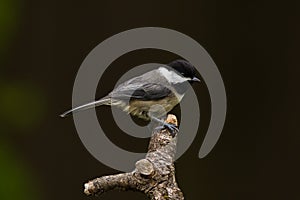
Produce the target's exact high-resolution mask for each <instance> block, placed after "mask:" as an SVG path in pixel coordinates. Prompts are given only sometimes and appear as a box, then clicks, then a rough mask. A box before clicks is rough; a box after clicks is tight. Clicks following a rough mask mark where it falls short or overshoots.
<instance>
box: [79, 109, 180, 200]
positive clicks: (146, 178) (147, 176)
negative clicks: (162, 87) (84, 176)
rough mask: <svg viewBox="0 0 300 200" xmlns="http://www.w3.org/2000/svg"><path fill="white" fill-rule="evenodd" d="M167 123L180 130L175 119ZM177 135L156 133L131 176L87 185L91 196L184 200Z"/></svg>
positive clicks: (111, 177) (161, 131) (121, 175)
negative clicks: (116, 192)
mask: <svg viewBox="0 0 300 200" xmlns="http://www.w3.org/2000/svg"><path fill="white" fill-rule="evenodd" d="M166 122H167V123H171V124H174V125H176V126H177V119H176V116H175V115H168V117H167V119H166ZM176 144H177V135H175V137H172V135H171V134H170V133H169V131H168V130H167V129H162V130H156V129H154V131H153V134H152V136H151V139H150V143H149V147H148V153H147V155H146V157H145V158H144V159H141V160H139V161H137V162H136V164H135V167H136V168H135V170H133V171H132V172H130V173H122V174H116V175H109V176H103V177H101V178H96V179H94V180H91V181H89V182H88V183H86V184H85V185H84V187H85V189H84V192H85V194H87V195H100V194H102V193H104V192H107V191H109V190H112V189H121V190H134V191H140V192H143V193H145V194H146V195H147V196H148V197H149V198H150V199H151V200H166V199H168V200H175V199H176V200H183V199H184V197H183V194H182V192H181V190H180V189H179V187H178V185H177V182H176V179H175V167H174V160H175V152H176Z"/></svg>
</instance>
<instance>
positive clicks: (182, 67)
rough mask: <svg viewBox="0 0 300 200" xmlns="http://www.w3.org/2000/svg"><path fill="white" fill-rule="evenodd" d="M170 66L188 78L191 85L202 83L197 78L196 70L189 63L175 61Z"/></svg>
mask: <svg viewBox="0 0 300 200" xmlns="http://www.w3.org/2000/svg"><path fill="white" fill-rule="evenodd" d="M168 66H169V67H171V68H173V69H175V70H176V72H177V73H178V74H180V75H181V76H183V77H185V78H187V79H188V81H189V82H190V83H193V82H200V79H199V78H197V77H196V71H197V70H196V68H195V67H194V66H193V65H192V64H191V63H189V62H188V61H186V60H174V61H173V62H171V63H169V64H168Z"/></svg>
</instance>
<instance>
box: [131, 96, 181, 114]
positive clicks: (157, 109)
mask: <svg viewBox="0 0 300 200" xmlns="http://www.w3.org/2000/svg"><path fill="white" fill-rule="evenodd" d="M179 101H180V100H179V99H178V98H177V97H176V96H175V95H172V96H170V97H169V98H162V99H159V100H148V101H141V100H131V101H130V102H129V105H128V108H127V112H128V113H130V114H132V115H135V116H138V117H140V118H143V119H145V120H149V115H151V116H155V117H161V116H163V115H165V114H167V113H168V112H170V111H171V110H172V109H173V108H174V106H176V105H177V104H178V103H179Z"/></svg>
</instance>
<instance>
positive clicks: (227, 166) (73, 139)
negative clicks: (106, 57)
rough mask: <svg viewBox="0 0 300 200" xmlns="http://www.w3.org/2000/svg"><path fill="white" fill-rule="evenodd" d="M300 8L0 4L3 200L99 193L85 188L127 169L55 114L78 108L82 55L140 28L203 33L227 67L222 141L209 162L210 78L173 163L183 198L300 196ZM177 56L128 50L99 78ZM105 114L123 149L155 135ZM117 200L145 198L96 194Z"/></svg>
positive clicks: (210, 2) (110, 80)
mask: <svg viewBox="0 0 300 200" xmlns="http://www.w3.org/2000/svg"><path fill="white" fill-rule="evenodd" d="M299 13H300V12H299V3H298V2H296V1H285V2H284V3H283V2H276V1H235V0H230V1H221V0H218V1H217V0H200V1H192V0H190V1H183V0H177V1H146V2H141V1H107V0H103V1H91V0H87V1H76V2H74V1H70V0H65V1H56V0H52V1H50V0H44V1H38V0H26V1H21V0H1V1H0V66H1V67H0V133H1V134H0V199H1V200H23V199H24V200H40V199H41V200H52V199H58V200H59V199H72V200H77V199H78V200H79V199H80V200H82V199H96V198H94V197H86V196H85V195H84V194H83V183H84V182H86V181H87V180H89V179H92V178H94V177H97V176H101V175H106V174H114V173H118V172H117V171H115V170H113V169H110V168H109V167H107V166H104V165H102V164H101V163H100V162H98V161H97V160H96V159H94V158H93V157H92V156H91V155H90V154H89V153H88V152H87V150H86V149H85V148H84V146H83V145H82V144H81V142H80V139H79V138H78V136H77V133H76V130H75V128H74V124H73V121H72V119H71V118H69V119H60V118H59V117H58V115H59V114H60V113H62V112H63V111H65V110H66V109H69V108H70V106H71V94H72V87H73V82H74V79H75V76H76V73H77V70H78V68H79V66H80V64H81V62H82V61H83V59H84V58H85V56H86V55H87V54H88V53H89V52H90V51H91V50H92V49H93V48H94V47H95V46H96V45H98V44H99V43H100V42H102V41H103V40H105V39H106V38H108V37H110V36H112V35H114V34H116V33H119V32H121V31H124V30H127V29H131V28H136V27H143V26H160V27H166V28H171V29H175V30H177V31H180V32H183V33H185V34H187V35H189V36H191V37H192V38H194V39H195V40H197V41H198V42H199V43H200V44H201V45H202V46H203V47H204V48H205V49H206V50H207V51H208V52H209V54H210V55H211V56H212V58H213V59H214V61H215V62H216V64H217V66H218V67H219V70H220V72H221V74H222V77H223V79H224V83H225V87H226V91H227V95H228V113H227V120H226V124H225V127H224V130H223V133H222V135H221V138H220V140H219V142H218V143H217V145H216V146H215V148H214V150H213V151H212V152H211V153H210V154H209V155H208V156H207V157H206V158H204V159H201V160H200V159H198V157H197V155H198V151H199V148H200V146H201V143H202V140H203V138H204V135H205V133H206V129H207V125H208V123H209V117H210V110H209V105H210V104H209V96H208V94H207V89H206V86H205V84H203V85H201V86H196V87H195V90H196V92H197V94H198V97H199V101H200V104H201V105H200V107H201V122H200V128H199V133H198V136H197V138H196V139H195V141H194V143H193V145H192V146H191V147H190V148H189V150H188V151H187V152H186V153H185V154H184V155H183V157H181V158H180V159H179V160H178V161H177V162H176V167H177V178H178V182H179V185H180V187H181V188H182V190H183V192H184V194H185V197H186V199H211V200H218V199H230V200H232V199H300V195H299V193H298V187H299V183H298V181H299V177H298V176H296V172H297V171H299V168H297V164H298V163H299V150H298V148H297V147H298V146H299V142H300V140H299V139H300V137H299V134H298V133H299V127H298V121H299V116H298V113H299V83H298V82H297V81H298V79H299V78H298V76H299V72H300V70H299V62H298V60H299V56H298V54H299V44H300V43H299V35H300V31H299V19H300V18H299V17H300V16H299V15H300V14H299ZM175 58H176V56H175V55H172V54H170V53H167V52H162V51H158V50H142V51H135V52H131V53H129V54H126V55H123V56H122V57H120V58H119V59H118V60H116V61H115V62H114V63H113V64H112V65H111V66H110V68H109V69H108V70H107V72H106V74H107V76H105V77H104V78H102V79H101V81H100V83H99V91H98V93H97V96H98V97H101V96H103V95H105V94H106V93H107V92H108V91H110V90H111V89H112V88H113V87H114V84H115V82H116V81H117V80H118V78H119V77H120V76H121V75H122V74H123V73H124V72H126V70H128V69H130V68H131V67H134V66H135V65H138V64H142V63H147V62H161V63H167V62H169V61H171V60H172V59H175ZM99 67H100V66H99ZM111 74H114V77H112V76H111ZM200 74H201V72H200ZM97 112H98V114H99V116H103V115H104V116H107V117H105V119H103V118H101V121H100V123H101V124H102V125H103V126H104V128H105V129H106V130H107V131H108V132H110V133H113V134H111V135H108V136H109V137H110V139H111V140H112V141H114V142H115V143H116V144H117V145H119V146H121V147H123V148H126V149H129V150H132V151H144V150H145V149H146V148H147V142H148V140H144V139H136V138H130V137H128V136H126V135H124V134H122V133H121V132H120V130H118V129H117V128H116V127H115V124H114V122H113V120H112V118H111V113H110V110H109V109H108V108H100V109H98V110H97ZM99 145H101V141H99ZM112 159H113V158H112ZM296 181H297V182H296ZM120 198H122V199H146V197H145V196H143V195H142V194H139V193H135V192H119V191H113V192H109V193H107V194H105V195H103V196H101V197H100V198H97V199H120Z"/></svg>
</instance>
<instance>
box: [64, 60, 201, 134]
mask: <svg viewBox="0 0 300 200" xmlns="http://www.w3.org/2000/svg"><path fill="white" fill-rule="evenodd" d="M167 66H168V67H164V66H161V67H159V68H158V69H155V70H151V71H149V72H147V73H144V74H142V75H141V76H137V77H134V78H132V79H130V80H128V81H126V82H124V83H122V84H120V85H119V86H118V87H116V88H115V89H114V90H113V91H111V92H110V93H109V94H108V95H107V96H105V97H103V98H101V99H99V100H97V101H93V102H90V103H87V104H84V105H81V106H78V107H76V108H73V109H72V110H69V111H67V112H65V113H63V114H61V115H60V116H61V117H65V116H67V115H69V114H71V113H75V112H78V111H81V110H86V109H89V108H93V107H96V106H101V105H109V106H117V107H119V108H121V109H122V110H123V111H125V112H127V113H128V114H131V115H134V116H137V117H139V118H142V119H144V120H147V121H148V120H151V119H152V120H155V121H159V122H161V123H162V124H163V127H164V128H167V129H169V130H170V132H171V134H172V135H173V136H174V135H175V132H176V131H178V129H177V128H176V127H175V126H174V125H171V124H167V123H165V122H163V121H162V120H160V119H159V117H162V116H164V115H166V114H167V113H168V112H170V111H171V110H172V109H173V108H174V107H175V106H176V105H177V104H178V103H179V102H180V101H181V100H182V98H183V96H184V94H185V92H186V91H187V89H188V86H189V83H193V82H200V80H199V79H198V78H197V77H196V76H195V75H196V69H195V67H194V66H193V65H191V64H190V63H189V62H187V61H185V60H175V61H173V62H171V63H169V64H167Z"/></svg>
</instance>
